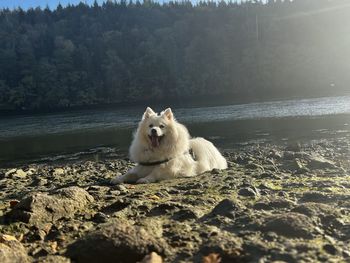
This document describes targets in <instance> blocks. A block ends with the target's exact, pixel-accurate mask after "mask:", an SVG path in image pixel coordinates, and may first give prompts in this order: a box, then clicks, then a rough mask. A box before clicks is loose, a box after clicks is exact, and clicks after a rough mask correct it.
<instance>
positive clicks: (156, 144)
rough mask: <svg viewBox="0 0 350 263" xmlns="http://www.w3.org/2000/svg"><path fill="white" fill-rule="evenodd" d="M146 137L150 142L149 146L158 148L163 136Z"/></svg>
mask: <svg viewBox="0 0 350 263" xmlns="http://www.w3.org/2000/svg"><path fill="white" fill-rule="evenodd" d="M148 137H149V139H150V140H151V144H152V146H153V147H159V145H160V141H161V140H162V139H163V136H157V135H149V136H148Z"/></svg>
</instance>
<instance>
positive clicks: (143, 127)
mask: <svg viewBox="0 0 350 263" xmlns="http://www.w3.org/2000/svg"><path fill="white" fill-rule="evenodd" d="M173 121H174V116H173V113H172V111H171V109H170V108H167V109H166V110H164V111H162V112H161V113H160V114H157V113H155V112H154V111H153V110H152V109H151V108H149V107H148V108H147V109H146V111H145V113H144V114H143V116H142V120H141V122H140V126H139V130H138V132H139V133H141V136H143V138H144V139H145V140H146V141H147V143H148V144H149V145H150V146H152V148H158V147H160V146H161V145H162V143H163V142H164V139H165V137H166V136H167V135H169V133H171V131H172V128H173Z"/></svg>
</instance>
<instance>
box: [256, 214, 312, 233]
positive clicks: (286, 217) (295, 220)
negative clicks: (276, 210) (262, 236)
mask: <svg viewBox="0 0 350 263" xmlns="http://www.w3.org/2000/svg"><path fill="white" fill-rule="evenodd" d="M263 230H265V231H272V232H275V233H277V234H279V235H282V236H285V237H291V238H306V239H310V238H312V237H313V234H312V233H313V232H314V230H315V227H314V225H313V223H312V221H311V219H310V218H309V217H308V216H306V215H302V214H297V213H292V212H290V213H286V214H282V215H274V216H271V217H269V218H267V221H266V222H265V223H264V224H263Z"/></svg>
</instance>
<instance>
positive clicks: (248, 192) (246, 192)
mask: <svg viewBox="0 0 350 263" xmlns="http://www.w3.org/2000/svg"><path fill="white" fill-rule="evenodd" d="M238 195H241V196H247V197H257V196H259V195H260V194H259V190H257V189H253V188H251V187H245V188H241V189H239V191H238Z"/></svg>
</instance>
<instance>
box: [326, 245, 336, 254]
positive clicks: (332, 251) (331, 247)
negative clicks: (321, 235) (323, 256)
mask: <svg viewBox="0 0 350 263" xmlns="http://www.w3.org/2000/svg"><path fill="white" fill-rule="evenodd" d="M323 250H324V251H326V252H327V253H328V254H331V255H337V254H339V251H338V249H337V248H336V247H335V246H334V245H332V244H325V245H323Z"/></svg>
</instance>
